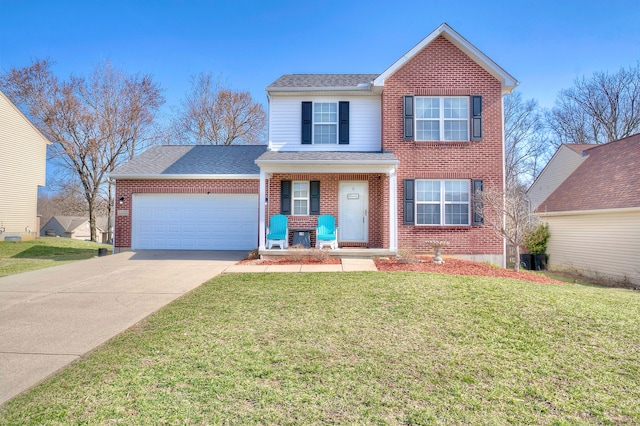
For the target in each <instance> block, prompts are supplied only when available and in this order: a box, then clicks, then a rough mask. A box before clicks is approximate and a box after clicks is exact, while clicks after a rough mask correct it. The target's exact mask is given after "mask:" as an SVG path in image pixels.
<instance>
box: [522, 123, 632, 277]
mask: <svg viewBox="0 0 640 426" xmlns="http://www.w3.org/2000/svg"><path fill="white" fill-rule="evenodd" d="M560 149H562V148H560ZM581 156H582V158H583V161H582V162H581V163H580V164H579V165H578V167H574V165H575V159H571V158H570V157H561V156H558V155H556V156H554V157H553V158H552V160H551V161H550V162H549V164H548V165H547V167H546V168H545V170H544V171H543V172H542V174H541V175H540V177H539V178H538V179H537V180H536V182H535V183H534V186H532V187H531V189H530V191H531V190H533V189H534V188H535V187H536V186H537V187H545V186H546V185H550V186H555V187H557V188H556V189H555V190H554V191H553V192H552V193H551V194H550V195H549V196H548V197H547V198H546V199H544V200H543V201H542V202H541V203H540V204H539V205H538V206H537V208H536V210H535V212H534V214H535V215H536V216H538V217H539V218H540V220H541V221H542V222H546V223H548V224H549V232H550V235H551V236H550V238H549V243H548V247H547V253H548V254H549V264H548V266H549V268H550V269H554V270H564V271H570V272H578V273H581V274H583V275H587V276H592V277H594V278H601V279H607V280H613V281H619V282H628V283H633V284H636V285H639V284H640V134H636V135H633V136H629V137H627V138H624V139H620V140H617V141H613V142H609V143H607V144H603V145H587V146H586V147H584V149H583V151H582V152H581ZM563 159H565V160H567V159H568V161H569V162H572V163H573V165H572V166H570V167H571V168H574V170H573V171H572V172H571V173H570V174H569V176H567V177H566V178H565V179H564V180H563V181H562V182H561V183H560V184H559V185H558V183H557V181H556V178H555V175H553V174H552V173H548V174H545V171H546V170H547V169H550V170H553V169H562V167H563V164H562V163H561V161H562V160H563ZM547 181H549V182H547Z"/></svg>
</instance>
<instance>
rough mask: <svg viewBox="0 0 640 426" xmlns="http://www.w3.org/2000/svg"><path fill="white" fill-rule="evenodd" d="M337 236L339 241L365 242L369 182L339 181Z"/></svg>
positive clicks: (367, 225) (366, 235) (367, 222)
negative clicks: (338, 227)
mask: <svg viewBox="0 0 640 426" xmlns="http://www.w3.org/2000/svg"><path fill="white" fill-rule="evenodd" d="M339 192H340V201H339V204H338V210H339V215H340V216H339V219H338V225H339V226H340V229H339V231H338V238H339V239H340V241H352V242H365V243H366V242H367V240H368V236H369V235H368V234H369V233H368V232H367V230H368V229H369V218H368V216H369V215H368V213H369V211H368V209H369V182H366V181H363V182H361V181H354V182H346V181H343V182H340V184H339Z"/></svg>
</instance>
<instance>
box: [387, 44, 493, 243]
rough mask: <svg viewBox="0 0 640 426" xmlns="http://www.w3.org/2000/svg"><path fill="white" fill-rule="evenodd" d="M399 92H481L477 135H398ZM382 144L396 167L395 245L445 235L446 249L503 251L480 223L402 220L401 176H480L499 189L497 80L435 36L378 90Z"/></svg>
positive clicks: (491, 186)
mask: <svg viewBox="0 0 640 426" xmlns="http://www.w3.org/2000/svg"><path fill="white" fill-rule="evenodd" d="M403 95H461V96H471V95H481V96H482V108H483V110H482V114H483V123H482V125H483V129H482V140H481V141H473V142H456V143H451V142H444V143H443V142H412V141H404V140H403V120H402V113H403V110H402V107H403V105H402V102H403ZM382 144H383V148H384V149H386V150H390V151H392V152H393V153H394V154H395V156H396V157H397V158H398V160H400V165H399V167H398V206H397V207H398V247H399V248H403V247H412V248H414V249H416V250H418V251H423V252H430V251H431V249H430V248H429V247H428V246H427V245H426V243H425V241H427V240H432V239H438V240H448V241H450V242H451V246H450V247H449V248H448V249H447V250H446V252H447V254H503V243H502V240H501V239H500V238H498V237H497V236H496V235H495V234H494V232H493V231H492V230H491V229H490V228H489V227H487V226H485V227H471V226H464V227H462V226H459V227H435V226H407V225H403V224H402V222H403V215H404V211H403V180H404V179H415V178H431V179H484V186H485V188H486V189H496V190H500V189H502V182H503V174H502V167H503V166H502V96H501V85H500V82H499V81H497V80H496V79H495V78H493V77H492V76H491V75H490V74H489V73H487V72H486V71H485V70H484V69H482V68H481V67H480V66H479V65H477V64H476V63H475V62H473V61H472V60H471V59H470V58H469V57H468V56H467V55H465V54H464V53H463V52H462V51H460V50H459V49H458V48H456V47H455V46H454V45H453V44H451V43H450V42H449V41H448V40H447V39H445V38H444V37H442V36H440V37H438V38H437V39H435V40H434V41H433V42H432V43H431V44H429V45H428V46H426V47H425V48H424V49H423V50H422V51H420V52H419V53H418V54H417V55H416V56H414V57H413V58H412V59H411V60H410V61H409V62H407V63H406V64H405V65H404V66H403V67H402V68H400V69H399V70H398V71H396V72H395V73H394V74H393V75H391V76H390V77H389V78H387V79H386V81H385V84H384V92H383V94H382Z"/></svg>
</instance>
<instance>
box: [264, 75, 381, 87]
mask: <svg viewBox="0 0 640 426" xmlns="http://www.w3.org/2000/svg"><path fill="white" fill-rule="evenodd" d="M377 76H378V74H285V75H283V76H282V77H280V78H278V79H277V80H276V81H274V82H273V83H271V84H270V85H269V86H267V91H278V90H283V89H292V90H314V89H315V90H317V89H324V90H327V89H342V90H346V89H354V90H355V89H368V88H369V86H370V84H371V82H373V80H375V78H376V77H377Z"/></svg>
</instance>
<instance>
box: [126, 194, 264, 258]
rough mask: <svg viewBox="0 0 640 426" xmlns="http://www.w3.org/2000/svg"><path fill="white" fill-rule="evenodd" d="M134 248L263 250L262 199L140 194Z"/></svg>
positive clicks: (135, 206)
mask: <svg viewBox="0 0 640 426" xmlns="http://www.w3.org/2000/svg"><path fill="white" fill-rule="evenodd" d="M132 210H133V217H132V225H133V229H132V235H131V239H132V241H131V247H132V248H133V249H166V250H251V249H252V248H255V247H257V246H258V195H255V194H211V195H205V194H134V195H133V209H132Z"/></svg>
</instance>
